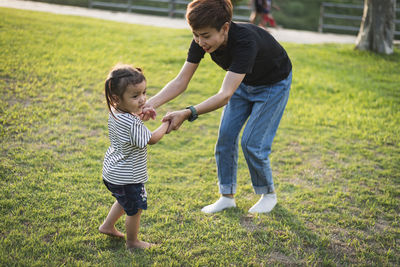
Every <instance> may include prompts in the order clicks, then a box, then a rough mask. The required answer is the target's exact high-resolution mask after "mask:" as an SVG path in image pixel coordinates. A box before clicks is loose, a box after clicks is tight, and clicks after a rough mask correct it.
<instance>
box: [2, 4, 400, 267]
mask: <svg viewBox="0 0 400 267" xmlns="http://www.w3.org/2000/svg"><path fill="white" fill-rule="evenodd" d="M0 29H1V30H0V49H1V50H0V53H1V57H0V77H1V79H0V135H1V150H0V186H1V191H2V193H1V195H0V214H1V219H0V265H3V266H12V265H18V266H44V265H49V266H58V265H69V266H71V265H73V266H76V265H78V266H95V265H99V266H126V265H132V266H147V265H154V266H192V265H194V266H226V265H233V266H249V265H250V266H251V265H252V266H267V265H331V266H335V265H361V266H365V265H369V266H372V265H375V266H382V265H383V266H387V265H399V263H400V245H399V244H400V243H399V240H400V225H399V221H400V216H399V214H400V208H399V205H400V190H399V183H400V145H399V144H400V75H399V74H400V71H399V70H400V51H399V50H395V53H394V55H392V56H380V55H376V54H372V53H368V52H360V51H355V50H354V49H353V46H351V45H334V44H331V45H297V44H284V46H285V48H286V49H287V51H288V53H289V55H290V57H291V58H292V61H293V65H294V80H293V86H292V91H291V97H290V99H289V103H288V106H287V109H286V111H285V114H284V117H283V119H282V123H281V126H280V128H279V130H278V133H277V136H276V139H275V142H274V146H273V153H272V155H271V161H272V167H273V172H274V176H275V184H276V188H277V194H278V198H279V203H278V205H277V207H276V208H275V209H274V210H273V212H271V213H270V214H264V215H256V216H250V215H249V214H248V213H247V210H248V209H249V208H250V207H251V206H252V205H253V204H254V203H255V202H256V201H257V199H258V197H257V196H256V195H255V194H254V193H253V190H252V187H251V183H250V179H249V173H248V170H247V167H246V164H245V161H244V159H243V155H242V154H240V156H239V170H238V184H239V188H238V192H237V204H238V208H235V209H230V210H227V211H224V212H222V213H219V214H215V215H211V216H208V215H204V214H202V213H201V212H200V209H201V207H203V206H204V205H206V204H209V203H211V202H212V201H215V200H216V199H217V197H218V190H217V178H216V170H215V160H214V156H213V149H214V144H215V141H216V135H217V130H218V123H219V116H220V113H221V111H220V110H218V111H216V112H213V113H210V114H206V115H203V116H201V117H200V118H199V119H198V120H197V121H196V122H194V123H191V124H190V123H185V124H184V125H183V126H182V127H181V129H180V131H179V132H174V133H171V134H170V135H167V136H166V137H165V138H164V139H163V140H162V141H161V142H160V144H157V145H155V146H150V147H149V174H150V179H149V182H148V184H147V190H148V194H149V209H148V210H147V211H145V212H144V213H143V216H142V227H141V231H140V238H142V239H143V240H146V241H150V242H156V243H159V244H160V246H158V247H155V248H152V249H150V250H147V251H134V252H133V253H130V252H128V251H126V250H125V248H124V242H123V241H122V240H117V239H112V238H109V237H106V236H104V235H101V234H99V233H98V231H97V228H98V226H99V225H100V224H101V223H102V221H103V219H104V218H105V216H106V215H107V212H108V210H109V208H110V206H111V204H112V202H113V198H112V196H111V195H110V193H109V192H108V191H107V190H106V188H105V187H104V185H103V184H102V182H101V168H102V159H103V156H104V153H105V151H106V149H107V147H108V145H109V141H108V138H107V116H108V115H107V108H106V105H105V101H104V96H103V81H104V79H105V77H106V75H107V73H108V71H109V70H110V68H111V67H112V66H113V65H114V64H116V63H117V62H123V63H131V64H135V65H137V66H141V67H142V68H143V69H144V71H145V74H146V77H147V79H148V86H149V90H148V92H149V94H150V95H154V94H155V93H156V92H157V91H158V90H160V89H161V88H162V87H163V85H165V84H166V83H167V82H168V81H169V80H170V79H172V78H173V77H174V76H175V75H176V74H177V73H178V71H179V69H180V67H181V64H182V63H183V61H184V60H185V57H186V53H187V47H188V46H189V43H190V40H191V34H190V32H188V31H186V30H172V29H164V28H156V27H145V26H137V25H128V24H121V23H114V22H106V21H102V20H95V19H87V18H80V17H72V16H57V15H51V14H46V13H37V12H30V11H18V10H12V9H3V8H2V9H0ZM223 76H224V71H222V70H220V69H219V68H218V67H217V66H216V65H215V64H213V63H212V62H211V60H210V59H209V57H208V56H206V59H205V60H204V61H203V62H202V63H201V66H200V68H199V69H198V72H197V73H196V75H195V77H194V78H193V81H192V83H191V84H190V87H189V89H188V91H187V93H186V94H184V95H183V96H180V97H178V98H177V99H176V100H174V101H173V102H171V103H169V104H167V105H165V106H163V107H161V108H160V109H159V110H158V113H159V117H158V118H159V119H160V118H161V116H162V115H163V114H164V113H165V112H167V111H169V110H174V109H178V108H183V107H185V106H187V105H190V104H196V103H198V102H200V101H202V100H204V99H206V98H207V97H208V96H211V95H212V94H214V93H215V92H217V91H218V89H219V86H220V83H221V81H222V78H223ZM158 124H159V121H151V122H148V123H147V125H148V127H149V128H150V129H155V128H156V127H157V126H158ZM118 228H119V229H124V224H123V220H121V221H120V222H119V223H118Z"/></svg>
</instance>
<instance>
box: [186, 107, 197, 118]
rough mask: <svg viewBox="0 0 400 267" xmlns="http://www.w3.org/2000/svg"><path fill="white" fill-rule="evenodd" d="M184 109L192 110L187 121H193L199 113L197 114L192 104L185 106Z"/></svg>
mask: <svg viewBox="0 0 400 267" xmlns="http://www.w3.org/2000/svg"><path fill="white" fill-rule="evenodd" d="M186 109H190V111H191V112H192V114H190V117H189V119H188V121H194V120H195V119H197V118H198V117H199V115H198V114H197V110H196V109H195V108H194V107H193V106H189V107H186Z"/></svg>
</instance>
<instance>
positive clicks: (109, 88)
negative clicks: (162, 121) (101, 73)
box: [105, 64, 146, 116]
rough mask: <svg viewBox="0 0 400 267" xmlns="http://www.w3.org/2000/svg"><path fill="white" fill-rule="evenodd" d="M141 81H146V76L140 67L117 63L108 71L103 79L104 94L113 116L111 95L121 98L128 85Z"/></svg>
mask: <svg viewBox="0 0 400 267" xmlns="http://www.w3.org/2000/svg"><path fill="white" fill-rule="evenodd" d="M143 81H146V78H145V77H144V75H143V72H142V69H140V68H134V67H132V66H130V65H125V64H118V65H116V66H115V67H114V68H113V69H112V70H111V71H110V73H109V74H108V77H107V79H106V81H105V96H106V100H107V106H108V109H109V111H110V112H111V114H112V115H113V116H114V113H113V112H112V110H111V106H113V107H114V102H115V100H114V98H113V96H118V97H119V98H120V99H122V96H123V94H124V93H125V91H126V89H127V88H128V86H129V85H136V84H139V83H141V82H143Z"/></svg>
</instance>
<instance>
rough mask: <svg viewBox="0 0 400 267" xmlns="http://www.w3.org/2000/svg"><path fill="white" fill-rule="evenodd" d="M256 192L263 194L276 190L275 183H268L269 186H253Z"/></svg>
mask: <svg viewBox="0 0 400 267" xmlns="http://www.w3.org/2000/svg"><path fill="white" fill-rule="evenodd" d="M253 188H254V192H255V193H256V194H257V195H262V194H270V193H272V192H274V191H275V188H274V185H273V184H271V185H268V186H253Z"/></svg>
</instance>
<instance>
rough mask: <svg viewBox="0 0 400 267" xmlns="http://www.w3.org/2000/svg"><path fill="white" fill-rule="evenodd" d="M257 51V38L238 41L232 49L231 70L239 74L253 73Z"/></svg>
mask: <svg viewBox="0 0 400 267" xmlns="http://www.w3.org/2000/svg"><path fill="white" fill-rule="evenodd" d="M257 51H258V49H257V43H256V41H255V40H241V41H240V42H238V43H237V45H236V46H235V48H234V49H233V51H232V64H231V65H230V66H229V71H232V72H235V73H239V74H246V73H252V71H253V66H254V62H255V59H256V56H257Z"/></svg>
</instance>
